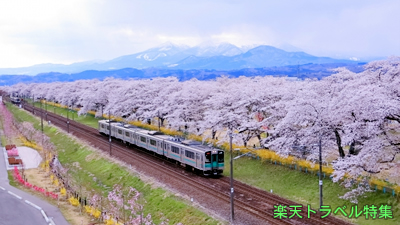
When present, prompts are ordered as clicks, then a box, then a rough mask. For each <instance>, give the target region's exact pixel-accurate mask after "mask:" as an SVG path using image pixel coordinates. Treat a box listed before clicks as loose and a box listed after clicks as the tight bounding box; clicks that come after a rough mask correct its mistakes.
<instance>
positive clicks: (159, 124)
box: [158, 111, 161, 131]
mask: <svg viewBox="0 0 400 225" xmlns="http://www.w3.org/2000/svg"><path fill="white" fill-rule="evenodd" d="M160 126H161V123H160V111H158V131H160Z"/></svg>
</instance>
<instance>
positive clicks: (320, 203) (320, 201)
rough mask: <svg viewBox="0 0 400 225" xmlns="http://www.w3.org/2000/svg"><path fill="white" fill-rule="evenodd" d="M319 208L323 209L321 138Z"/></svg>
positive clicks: (320, 141) (320, 148) (320, 152)
mask: <svg viewBox="0 0 400 225" xmlns="http://www.w3.org/2000/svg"><path fill="white" fill-rule="evenodd" d="M319 208H320V209H322V140H321V135H320V136H319Z"/></svg>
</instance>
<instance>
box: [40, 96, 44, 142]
mask: <svg viewBox="0 0 400 225" xmlns="http://www.w3.org/2000/svg"><path fill="white" fill-rule="evenodd" d="M40 123H41V126H42V135H43V105H42V102H41V101H40Z"/></svg>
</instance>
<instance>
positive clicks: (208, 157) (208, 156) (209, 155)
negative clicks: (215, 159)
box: [205, 152, 211, 163]
mask: <svg viewBox="0 0 400 225" xmlns="http://www.w3.org/2000/svg"><path fill="white" fill-rule="evenodd" d="M210 162H211V152H206V161H205V163H210Z"/></svg>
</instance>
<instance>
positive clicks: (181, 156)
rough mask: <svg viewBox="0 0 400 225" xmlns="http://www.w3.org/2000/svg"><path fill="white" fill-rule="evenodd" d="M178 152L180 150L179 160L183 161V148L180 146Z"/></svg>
mask: <svg viewBox="0 0 400 225" xmlns="http://www.w3.org/2000/svg"><path fill="white" fill-rule="evenodd" d="M179 152H180V154H179V156H180V160H181V162H182V163H183V155H184V154H185V150H184V149H183V148H181V149H180V151H179Z"/></svg>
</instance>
